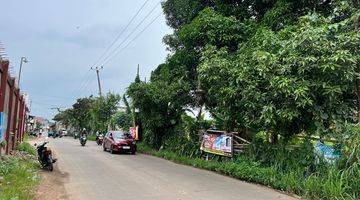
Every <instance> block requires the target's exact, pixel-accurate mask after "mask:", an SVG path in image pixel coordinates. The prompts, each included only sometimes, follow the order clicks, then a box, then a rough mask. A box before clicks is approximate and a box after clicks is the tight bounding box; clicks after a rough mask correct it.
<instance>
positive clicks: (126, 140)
mask: <svg viewBox="0 0 360 200" xmlns="http://www.w3.org/2000/svg"><path fill="white" fill-rule="evenodd" d="M103 149H104V151H107V150H109V151H110V153H112V154H113V153H116V152H119V153H131V154H135V153H136V143H135V140H134V138H132V136H131V135H130V134H129V133H126V132H124V131H110V132H108V133H107V134H106V135H105V137H104V141H103Z"/></svg>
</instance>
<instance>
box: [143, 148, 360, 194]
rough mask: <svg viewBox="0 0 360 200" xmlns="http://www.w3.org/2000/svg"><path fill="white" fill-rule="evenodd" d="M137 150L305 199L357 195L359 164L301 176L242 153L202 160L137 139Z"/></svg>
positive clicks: (302, 172)
mask: <svg viewBox="0 0 360 200" xmlns="http://www.w3.org/2000/svg"><path fill="white" fill-rule="evenodd" d="M138 151H139V152H141V153H145V154H150V155H153V156H157V157H161V158H164V159H167V160H170V161H173V162H175V163H179V164H184V165H190V166H193V167H196V168H200V169H205V170H210V171H214V172H217V173H220V174H223V175H227V176H230V177H233V178H237V179H240V180H244V181H248V182H252V183H258V184H262V185H265V186H269V187H272V188H274V189H278V190H281V191H285V192H288V193H292V194H297V195H300V196H302V197H304V198H307V199H360V191H359V190H358V187H359V186H357V184H358V182H359V181H360V180H358V179H359V178H360V176H359V174H360V170H359V169H360V168H359V167H356V169H355V172H354V174H355V176H354V174H351V173H350V171H348V170H343V171H340V170H337V169H335V167H334V168H324V169H318V170H317V172H316V173H313V174H311V175H310V176H305V175H304V171H303V170H300V169H299V170H292V171H291V170H288V171H282V170H279V169H278V168H277V167H276V166H263V165H261V164H260V163H258V162H254V161H252V160H250V159H249V158H247V157H246V156H237V157H235V158H234V160H233V161H223V162H220V161H216V160H209V161H205V160H203V159H201V158H190V157H186V156H181V155H178V154H177V153H174V152H172V151H168V150H159V151H157V150H154V149H152V148H150V147H148V146H146V145H144V144H142V143H138ZM356 174H357V175H356ZM352 178H354V179H355V180H352Z"/></svg>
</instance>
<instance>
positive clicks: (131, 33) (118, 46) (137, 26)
mask: <svg viewBox="0 0 360 200" xmlns="http://www.w3.org/2000/svg"><path fill="white" fill-rule="evenodd" d="M160 3H161V1H159V2H158V3H156V4H155V6H154V7H153V8H152V9H151V10H150V11H149V12H148V13H147V14H146V15H145V17H144V18H143V19H142V20H141V21H140V22H139V23H138V24H137V25H136V26H135V28H134V29H133V30H132V31H131V32H130V33H129V34H128V35H127V36H126V37H125V38H124V39H123V40H122V42H121V43H120V44H118V45H117V46H116V48H115V49H113V50H112V51H111V53H110V54H109V55H108V56H106V57H105V59H103V60H102V63H107V60H108V59H109V58H110V57H113V55H114V54H116V52H117V51H118V50H119V48H120V47H121V46H122V45H123V44H125V42H126V41H127V40H128V39H129V38H130V37H131V36H132V35H133V34H134V33H135V31H136V30H137V29H138V28H139V27H140V26H141V25H142V24H143V23H144V21H145V20H146V19H147V18H148V17H149V16H150V15H151V14H152V13H153V12H154V11H155V9H156V8H157V7H158V6H159V5H160ZM102 65H104V64H102Z"/></svg>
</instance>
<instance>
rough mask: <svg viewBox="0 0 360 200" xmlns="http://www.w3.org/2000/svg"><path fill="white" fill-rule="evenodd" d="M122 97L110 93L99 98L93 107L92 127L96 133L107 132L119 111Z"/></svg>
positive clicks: (91, 109)
mask: <svg viewBox="0 0 360 200" xmlns="http://www.w3.org/2000/svg"><path fill="white" fill-rule="evenodd" d="M120 99H121V97H120V96H119V95H117V94H112V93H108V94H107V95H106V96H101V97H98V98H97V99H96V100H95V101H94V102H93V103H92V105H91V108H90V110H89V112H90V113H91V127H92V129H93V130H94V131H101V132H104V131H107V129H108V125H109V124H110V120H111V118H112V116H113V115H114V114H115V113H116V112H117V110H118V104H119V102H120Z"/></svg>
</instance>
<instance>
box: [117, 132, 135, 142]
mask: <svg viewBox="0 0 360 200" xmlns="http://www.w3.org/2000/svg"><path fill="white" fill-rule="evenodd" d="M113 137H114V139H117V140H119V139H131V135H130V134H129V133H124V132H114V133H113Z"/></svg>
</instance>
